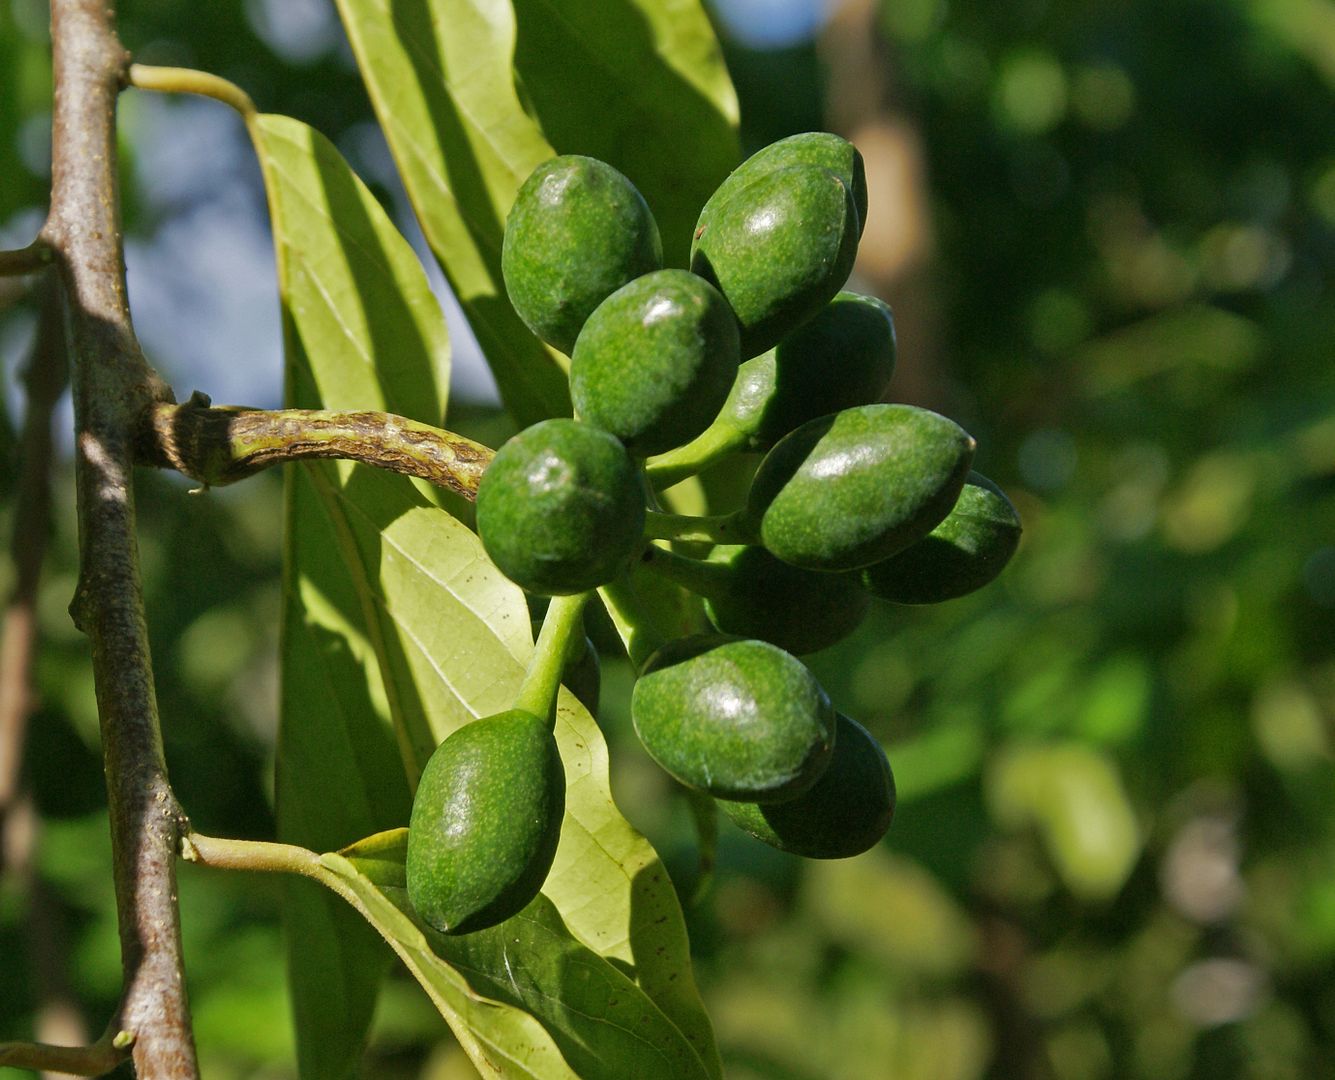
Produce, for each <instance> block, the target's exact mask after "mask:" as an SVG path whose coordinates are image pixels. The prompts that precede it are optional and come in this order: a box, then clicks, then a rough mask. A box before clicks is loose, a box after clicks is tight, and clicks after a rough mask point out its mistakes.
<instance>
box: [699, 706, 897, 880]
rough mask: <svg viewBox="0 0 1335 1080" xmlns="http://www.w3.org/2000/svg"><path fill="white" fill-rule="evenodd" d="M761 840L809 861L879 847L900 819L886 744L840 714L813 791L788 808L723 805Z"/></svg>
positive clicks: (732, 803)
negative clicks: (825, 763) (830, 749)
mask: <svg viewBox="0 0 1335 1080" xmlns="http://www.w3.org/2000/svg"><path fill="white" fill-rule="evenodd" d="M719 805H720V806H721V807H722V808H723V812H724V813H725V814H727V815H728V817H730V818H731V819H732V820H733V821H734V822H735V823H736V824H737V825H739V826H741V827H742V828H743V829H745V830H746V831H747V832H748V833H750V834H751V835H752V836H754V837H755V838H756V839H757V840H763V841H764V842H765V843H767V844H769V845H771V846H772V847H776V848H778V849H779V850H780V851H787V852H790V853H791V854H793V855H801V856H803V857H804V858H807V859H846V858H849V857H850V856H852V855H861V854H862V853H863V852H864V851H868V850H870V849H871V848H873V847H875V846H876V844H877V842H878V841H879V840H880V839H881V837H882V836H884V835H885V833H886V830H887V829H889V828H890V821H891V819H892V818H893V817H894V815H895V777H894V774H893V773H892V772H891V771H890V762H889V761H887V760H886V757H885V751H884V750H882V749H881V744H880V743H878V742H877V741H876V740H875V739H874V738H872V736H871V733H870V732H868V731H867V729H866V728H864V727H863V726H862V725H861V724H859V723H857V721H855V720H850V719H849V718H848V717H847V716H844V715H843V713H840V714H839V720H838V728H837V734H836V735H835V740H834V753H833V755H831V757H830V764H829V766H828V767H827V768H826V770H825V772H824V773H822V774H821V778H820V779H819V780H817V781H816V783H815V784H814V785H813V786H812V787H811V789H810V790H808V791H806V792H804V793H803V794H801V795H799V796H798V797H797V798H796V799H793V800H792V801H790V802H785V803H776V804H773V805H766V806H761V805H759V804H757V803H744V802H721V803H719Z"/></svg>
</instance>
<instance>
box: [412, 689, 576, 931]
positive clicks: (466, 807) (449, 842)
mask: <svg viewBox="0 0 1335 1080" xmlns="http://www.w3.org/2000/svg"><path fill="white" fill-rule="evenodd" d="M565 790H566V787H565V771H564V770H563V769H562V767H561V755H560V753H559V751H558V750H557V746H556V739H555V738H554V737H553V735H552V733H551V731H550V730H549V728H548V725H547V724H546V723H545V722H544V721H542V720H540V719H539V718H538V717H536V716H534V715H533V714H532V713H527V712H523V711H522V710H519V709H511V710H509V711H507V712H503V713H498V714H496V715H494V716H488V717H484V718H482V719H480V720H474V721H473V722H472V723H470V724H467V725H465V726H464V727H461V728H460V729H459V730H458V731H455V732H454V733H453V734H452V735H450V736H449V738H447V739H446V740H445V741H444V742H442V743H441V744H440V745H439V746H438V747H436V750H435V752H434V753H433V754H432V755H431V758H430V760H429V761H428V762H427V764H426V768H425V769H423V770H422V777H421V779H420V780H419V781H418V784H417V794H416V795H415V796H414V798H413V811H412V818H411V819H410V821H409V824H408V856H407V863H406V867H405V871H406V874H407V881H408V901H409V903H411V904H412V906H413V910H414V911H416V912H417V914H418V915H419V916H420V917H421V919H422V921H423V922H425V923H426V924H427V925H428V926H431V927H433V928H434V929H436V930H439V931H440V932H441V933H443V934H466V933H471V932H472V931H474V930H482V929H484V928H486V927H488V926H494V925H495V924H496V923H498V922H502V921H504V920H505V919H508V918H509V917H510V916H511V915H514V914H515V913H516V912H518V911H519V910H520V909H522V908H523V907H524V906H525V905H526V904H528V902H529V901H530V900H532V899H533V898H534V897H535V896H537V895H538V890H539V889H541V888H542V883H543V881H544V880H545V879H546V877H547V872H548V871H549V870H550V869H551V865H552V859H553V858H554V857H555V855H556V845H557V841H558V840H559V838H560V835H561V818H562V815H563V814H564V813H565Z"/></svg>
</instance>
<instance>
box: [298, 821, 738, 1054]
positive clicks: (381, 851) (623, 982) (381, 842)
mask: <svg viewBox="0 0 1335 1080" xmlns="http://www.w3.org/2000/svg"><path fill="white" fill-rule="evenodd" d="M370 842H371V843H370V845H369V847H368V845H366V844H357V845H354V846H353V847H352V848H351V849H348V850H345V851H344V852H342V853H339V854H331V855H325V856H322V858H321V862H322V863H323V864H324V867H325V868H326V869H327V870H329V871H331V872H332V873H333V874H334V875H336V876H337V877H338V878H339V879H340V880H339V882H338V884H339V885H341V886H343V888H341V889H340V891H344V890H345V889H346V892H347V893H351V895H350V896H348V897H347V898H348V899H349V900H350V902H353V903H354V904H355V905H357V906H358V907H359V908H361V909H362V911H363V914H364V915H365V916H366V918H367V919H368V920H369V921H370V922H371V923H372V924H373V925H375V927H376V928H377V929H378V930H379V931H380V932H381V934H383V935H384V937H385V940H386V941H388V942H389V943H390V945H391V946H392V947H393V948H394V950H395V952H397V953H398V954H399V955H400V957H402V958H403V960H404V962H405V963H407V965H408V967H409V970H411V971H412V972H413V974H414V976H415V977H416V978H417V979H418V981H419V982H421V984H422V985H423V987H424V988H425V989H426V990H427V993H428V994H429V995H430V996H431V998H432V1000H433V1001H434V1002H435V1004H436V1007H437V1008H438V1009H439V1010H440V1011H441V1013H442V1015H444V1016H445V1017H446V1018H447V1019H449V1020H450V1023H451V1025H452V1026H454V1027H455V1029H456V1031H458V1030H460V1029H462V1030H464V1031H466V1032H468V1033H469V1034H470V1035H471V1037H473V1038H474V1039H476V1040H477V1043H478V1044H479V1045H478V1046H477V1047H476V1048H469V1047H468V1045H467V1043H466V1042H465V1043H464V1045H465V1048H466V1049H469V1053H470V1056H472V1057H473V1060H474V1063H475V1064H477V1065H478V1068H479V1069H480V1070H481V1071H482V1072H484V1074H485V1073H486V1072H487V1071H488V1068H487V1067H488V1066H490V1067H491V1069H492V1070H494V1072H495V1074H496V1075H502V1076H541V1077H563V1076H578V1077H581V1078H584V1080H597V1078H601V1077H607V1078H609V1080H611V1078H620V1077H627V1076H634V1077H636V1078H637V1080H640V1078H645V1080H649V1078H654V1077H661V1078H663V1080H689V1078H691V1077H705V1076H709V1075H713V1074H711V1073H709V1072H707V1071H706V1070H705V1069H704V1067H703V1066H702V1064H701V1062H700V1059H699V1057H698V1056H697V1055H696V1053H695V1051H694V1050H693V1049H692V1047H691V1046H690V1044H689V1043H688V1042H687V1041H686V1039H685V1038H684V1037H683V1035H682V1032H681V1031H680V1030H678V1028H677V1027H676V1026H675V1025H674V1024H673V1023H672V1022H671V1021H670V1020H669V1019H668V1017H667V1016H665V1015H664V1013H663V1012H662V1011H661V1010H660V1009H659V1008H658V1007H657V1006H656V1005H655V1004H654V1002H653V1001H652V1000H651V999H650V998H649V997H648V995H646V994H645V993H644V991H643V989H642V988H640V987H638V986H637V985H636V984H635V982H634V981H633V980H632V979H631V978H630V977H629V976H628V975H627V974H626V973H625V972H623V971H622V970H621V969H619V968H618V967H617V966H616V965H614V964H612V963H610V962H609V961H608V960H606V959H605V958H603V957H600V956H598V955H597V954H596V953H595V952H593V951H592V950H591V949H589V948H588V947H587V946H586V945H584V944H582V943H580V942H578V941H576V940H575V939H574V938H572V937H571V935H570V934H569V932H568V931H567V929H566V927H565V924H564V923H563V922H562V920H561V917H560V915H559V914H558V913H557V911H556V908H555V906H554V905H553V904H552V902H551V901H550V900H549V899H548V898H547V897H546V896H539V897H538V898H537V899H536V900H534V901H533V903H531V904H529V905H528V907H526V908H525V909H524V910H523V911H522V912H520V913H519V914H518V915H517V916H515V917H514V918H512V919H509V920H507V921H506V922H505V923H503V924H501V925H500V926H496V927H492V928H491V929H489V930H483V931H480V932H478V933H473V934H465V935H461V936H459V937H447V936H445V935H442V934H437V933H435V932H434V931H432V930H430V929H429V928H427V927H425V926H423V925H422V924H421V923H420V922H418V921H417V920H416V919H415V918H414V917H413V914H412V909H411V908H410V907H409V905H408V899H407V894H406V891H405V889H404V886H403V864H402V859H403V856H404V852H405V850H406V847H407V833H406V830H400V831H398V832H397V833H389V834H384V835H383V836H381V837H372V838H370ZM345 895H346V893H345ZM461 973H462V976H466V980H467V981H466V984H463V985H461ZM479 994H480V995H483V996H484V997H485V998H486V999H488V1000H486V1001H481V1002H480V1001H479V1000H478V997H477V995H479ZM479 1006H488V1007H486V1008H479ZM534 1019H536V1020H537V1021H539V1023H540V1025H541V1026H540V1027H538V1028H537V1029H536V1030H535V1029H534V1028H533V1027H532V1026H531V1025H532V1022H533V1020H534ZM478 1051H480V1052H481V1056H480V1057H479V1053H478ZM553 1051H555V1053H556V1057H555V1059H553V1058H552V1057H551V1053H552V1052H553ZM498 1055H504V1056H506V1057H508V1058H509V1060H501V1061H498V1060H497V1057H498ZM529 1056H533V1057H537V1058H538V1060H537V1062H534V1061H532V1060H529V1059H528V1058H529Z"/></svg>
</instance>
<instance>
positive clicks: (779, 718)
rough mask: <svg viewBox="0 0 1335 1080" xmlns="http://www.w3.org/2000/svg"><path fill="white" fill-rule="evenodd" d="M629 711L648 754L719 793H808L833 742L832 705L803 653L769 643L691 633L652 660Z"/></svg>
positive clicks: (779, 796)
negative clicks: (798, 654) (800, 655)
mask: <svg viewBox="0 0 1335 1080" xmlns="http://www.w3.org/2000/svg"><path fill="white" fill-rule="evenodd" d="M630 708H631V718H632V720H633V721H634V724H635V731H636V733H637V734H638V735H639V737H640V741H641V742H642V743H643V744H644V748H645V749H646V750H648V751H649V754H650V756H651V757H652V758H653V759H654V760H655V761H657V762H658V763H659V764H660V765H661V766H662V767H663V768H664V769H666V770H667V771H668V772H669V773H671V774H672V775H673V776H674V777H676V778H677V779H678V780H680V781H681V782H682V783H683V784H686V785H687V786H688V787H693V788H696V789H698V790H700V791H704V792H707V793H709V794H710V795H713V796H714V797H715V798H718V799H745V800H749V801H752V802H775V801H779V800H783V799H789V798H793V797H795V796H796V795H799V794H800V793H801V792H803V791H805V790H806V789H807V788H808V787H810V786H811V785H812V784H813V783H815V782H816V778H817V777H818V776H819V775H820V774H821V771H822V770H823V769H824V768H825V765H826V763H827V761H828V759H829V754H830V750H831V749H832V747H833V740H834V709H833V707H832V706H831V705H830V699H829V698H828V697H826V695H825V691H824V690H822V689H821V686H820V684H819V683H818V682H817V681H816V679H815V677H814V676H813V675H812V674H811V672H810V671H808V670H807V668H806V666H805V665H804V664H803V663H802V662H801V661H800V660H798V659H796V658H795V657H793V656H790V655H789V654H788V653H786V652H784V651H783V650H782V649H779V648H777V647H775V646H773V645H769V644H766V643H765V642H763V641H747V640H742V639H737V638H729V637H722V636H719V635H713V634H704V635H698V636H696V637H691V638H683V639H681V640H678V641H674V642H672V643H670V644H668V645H665V646H663V648H661V649H659V650H658V652H656V653H654V654H653V656H651V657H650V658H649V661H648V663H647V664H646V665H645V670H644V674H642V675H641V676H640V678H639V679H638V680H637V681H636V683H635V689H634V691H633V692H632V694H631V706H630Z"/></svg>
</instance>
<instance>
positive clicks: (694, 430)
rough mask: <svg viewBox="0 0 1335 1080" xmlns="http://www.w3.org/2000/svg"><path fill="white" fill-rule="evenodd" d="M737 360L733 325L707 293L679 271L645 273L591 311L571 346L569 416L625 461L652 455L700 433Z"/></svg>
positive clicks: (703, 284) (711, 291)
mask: <svg viewBox="0 0 1335 1080" xmlns="http://www.w3.org/2000/svg"><path fill="white" fill-rule="evenodd" d="M737 359H738V344H737V320H736V319H734V318H733V315H732V310H731V309H730V308H729V307H728V302H727V301H726V300H724V299H723V297H722V296H721V295H720V294H719V291H718V290H717V289H715V288H714V287H713V286H712V285H710V284H709V282H707V281H705V280H704V279H703V278H700V277H697V276H696V275H694V274H692V273H689V272H688V271H685V270H658V271H655V272H654V273H651V274H645V275H644V276H643V277H640V278H636V279H635V280H634V281H632V282H630V283H629V284H628V285H623V286H622V287H621V288H620V289H618V290H617V291H616V292H614V293H613V294H612V295H611V296H609V297H608V298H607V299H606V300H604V301H603V302H602V303H601V304H599V305H598V307H597V308H596V309H595V310H594V312H593V314H592V315H590V316H589V319H588V321H587V322H586V323H585V324H584V329H583V331H582V332H581V333H580V335H579V340H578V341H576V342H575V351H574V354H573V356H572V357H571V363H570V397H571V400H572V402H573V403H574V406H575V415H576V416H578V417H579V418H580V419H581V420H584V421H586V422H587V423H590V424H593V425H594V426H595V427H600V428H602V429H603V430H604V431H608V432H611V433H612V434H613V435H615V436H616V437H617V438H618V439H620V440H621V441H622V443H624V444H625V447H626V449H627V450H628V451H629V452H630V453H631V454H632V455H633V456H635V457H646V456H648V455H649V454H657V453H661V452H662V451H664V450H669V449H671V448H672V447H674V446H679V445H680V444H682V443H684V442H687V441H689V440H690V439H693V438H695V436H697V435H699V434H700V432H702V431H704V429H705V428H707V427H708V426H709V423H710V421H711V420H713V419H714V417H715V416H716V415H717V414H718V411H719V406H721V405H722V404H723V400H724V398H726V397H727V396H728V389H729V387H731V386H732V381H733V379H734V377H735V376H736V374H737Z"/></svg>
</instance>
